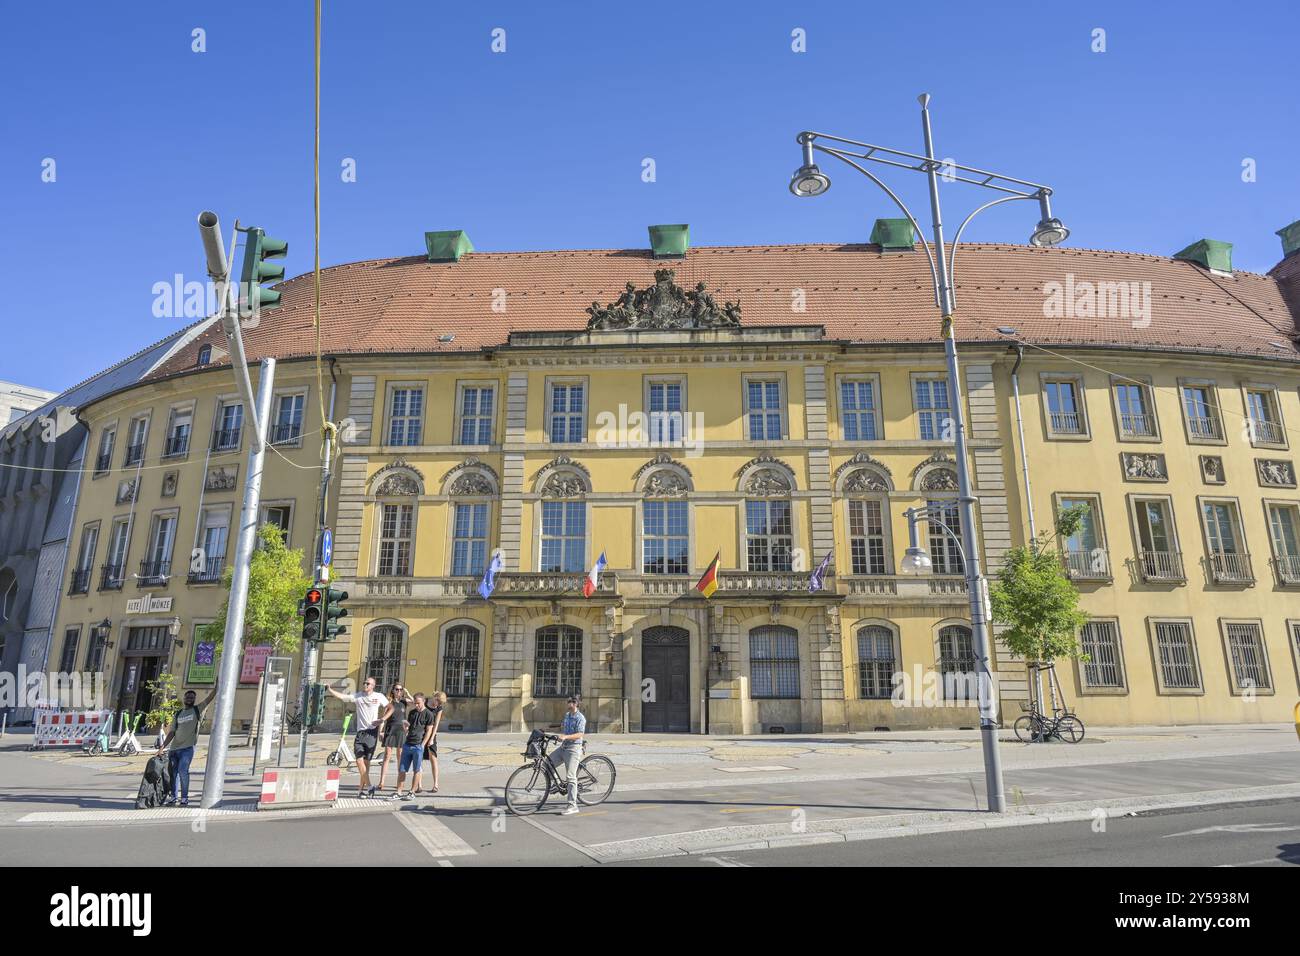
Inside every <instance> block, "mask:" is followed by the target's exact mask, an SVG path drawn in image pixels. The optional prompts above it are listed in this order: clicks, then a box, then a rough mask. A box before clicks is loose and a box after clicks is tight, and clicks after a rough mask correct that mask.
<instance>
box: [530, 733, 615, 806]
mask: <svg viewBox="0 0 1300 956" xmlns="http://www.w3.org/2000/svg"><path fill="white" fill-rule="evenodd" d="M559 739H560V738H559V737H556V736H555V735H554V734H543V733H542V732H541V731H539V730H534V731H533V732H532V734H531V735H530V736H529V738H528V743H527V745H526V746H525V748H524V753H523V756H524V758H525V763H524V765H523V766H522V767H520V768H519V769H518V770H516V771H515V772H514V773H512V774H511V775H510V779H509V780H507V781H506V806H507V807H509V808H510V812H511V813H515V814H518V815H519V816H526V815H528V814H530V813H536V812H537V811H538V810H540V809H542V807H544V806H546V801H547V799H548V798H549V797H550V796H551V795H552V794H554V795H556V796H561V797H562V796H566V795H567V794H568V787H567V785H566V784H565V781H564V780H562V779H561V778H560V775H559V773H558V771H556V769H555V766H554V765H553V764H552V763H551V760H550V757H548V756H547V753H546V750H547V747H548V746H549V745H550V744H553V743H557V742H558V741H559ZM615 776H616V771H615V770H614V761H612V760H610V759H609V758H608V757H606V756H604V755H602V754H589V755H588V756H586V757H583V758H582V760H581V761H579V763H578V802H579V803H581V804H583V805H584V806H588V807H594V806H596V804H598V803H604V802H605V800H606V799H608V797H609V795H610V794H611V793H613V792H614V778H615Z"/></svg>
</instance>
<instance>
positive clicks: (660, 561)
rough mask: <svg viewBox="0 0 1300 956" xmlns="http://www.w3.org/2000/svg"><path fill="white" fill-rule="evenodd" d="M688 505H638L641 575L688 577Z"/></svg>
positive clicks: (671, 502) (654, 502) (651, 502)
mask: <svg viewBox="0 0 1300 956" xmlns="http://www.w3.org/2000/svg"><path fill="white" fill-rule="evenodd" d="M690 540H691V539H690V504H689V503H688V502H686V501H677V500H669V501H663V500H656V499H648V500H646V501H643V502H642V503H641V573H642V574H688V573H690V570H691V567H690V564H691V562H690Z"/></svg>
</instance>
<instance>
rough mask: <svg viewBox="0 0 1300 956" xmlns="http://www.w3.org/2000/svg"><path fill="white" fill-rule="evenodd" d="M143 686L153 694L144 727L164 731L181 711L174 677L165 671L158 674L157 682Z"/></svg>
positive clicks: (147, 682)
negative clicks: (157, 728) (151, 706)
mask: <svg viewBox="0 0 1300 956" xmlns="http://www.w3.org/2000/svg"><path fill="white" fill-rule="evenodd" d="M144 686H145V689H146V690H148V691H149V692H150V693H151V694H153V697H152V698H151V700H152V702H153V710H151V711H149V712H148V713H147V714H145V715H144V725H145V726H146V727H161V728H164V729H165V728H167V727H169V726H171V722H172V718H173V717H175V716H176V712H177V711H178V710H180V709H181V699H180V696H179V695H178V694H177V693H176V675H175V674H173V673H172V672H171V671H166V672H164V673H162V674H159V675H158V679H157V680H151V681H145V685H144Z"/></svg>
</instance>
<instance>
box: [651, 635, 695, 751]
mask: <svg viewBox="0 0 1300 956" xmlns="http://www.w3.org/2000/svg"><path fill="white" fill-rule="evenodd" d="M641 730H642V731H644V732H645V733H672V734H677V733H680V734H685V733H690V730H691V635H690V632H688V631H687V630H686V629H685V628H680V627H649V628H646V630H645V632H644V633H643V634H642V635H641Z"/></svg>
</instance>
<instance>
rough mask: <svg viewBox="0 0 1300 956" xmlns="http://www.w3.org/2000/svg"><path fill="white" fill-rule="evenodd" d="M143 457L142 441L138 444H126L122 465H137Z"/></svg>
mask: <svg viewBox="0 0 1300 956" xmlns="http://www.w3.org/2000/svg"><path fill="white" fill-rule="evenodd" d="M143 458H144V442H140V444H138V445H128V446H127V449H126V460H125V461H123V462H122V466H123V467H126V466H128V465H138V464H139V463H140V461H141V459H143Z"/></svg>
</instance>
